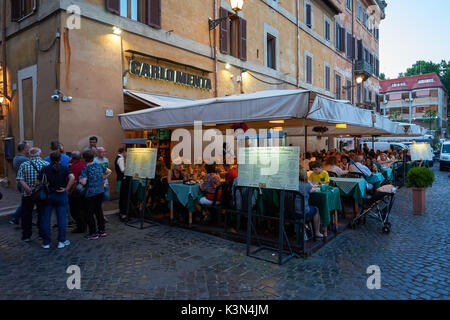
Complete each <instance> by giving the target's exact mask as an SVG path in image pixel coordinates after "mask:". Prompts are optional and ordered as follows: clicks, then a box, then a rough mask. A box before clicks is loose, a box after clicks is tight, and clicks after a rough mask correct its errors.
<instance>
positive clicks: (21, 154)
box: [9, 142, 30, 224]
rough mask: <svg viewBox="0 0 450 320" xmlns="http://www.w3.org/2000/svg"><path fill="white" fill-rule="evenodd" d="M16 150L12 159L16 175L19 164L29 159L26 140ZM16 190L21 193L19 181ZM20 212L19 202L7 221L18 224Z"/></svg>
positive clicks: (28, 148) (28, 147)
mask: <svg viewBox="0 0 450 320" xmlns="http://www.w3.org/2000/svg"><path fill="white" fill-rule="evenodd" d="M17 151H18V154H17V155H16V156H15V157H14V160H13V170H14V174H15V175H16V177H17V173H18V172H19V168H20V165H21V164H22V163H24V162H27V161H29V160H30V159H29V158H28V153H29V152H30V145H29V144H28V143H27V142H22V143H20V144H19V145H18V146H17ZM17 190H19V192H20V193H22V191H23V190H22V186H21V184H20V183H18V184H17ZM21 214H22V204H20V205H19V207H18V208H17V209H16V212H14V215H13V217H12V219H11V220H10V221H9V223H11V224H19V222H20V216H21Z"/></svg>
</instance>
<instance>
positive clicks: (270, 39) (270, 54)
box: [267, 34, 277, 69]
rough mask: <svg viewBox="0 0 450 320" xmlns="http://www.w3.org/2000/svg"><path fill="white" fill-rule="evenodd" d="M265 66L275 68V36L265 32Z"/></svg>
mask: <svg viewBox="0 0 450 320" xmlns="http://www.w3.org/2000/svg"><path fill="white" fill-rule="evenodd" d="M267 66H268V67H269V68H272V69H276V68H277V67H276V38H275V37H274V36H272V35H270V34H267Z"/></svg>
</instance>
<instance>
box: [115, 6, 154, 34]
mask: <svg viewBox="0 0 450 320" xmlns="http://www.w3.org/2000/svg"><path fill="white" fill-rule="evenodd" d="M106 9H107V10H108V11H110V12H112V13H114V14H117V15H120V16H122V17H124V18H128V19H131V20H134V21H138V22H141V23H145V24H147V25H149V26H151V27H153V28H156V29H161V0H106Z"/></svg>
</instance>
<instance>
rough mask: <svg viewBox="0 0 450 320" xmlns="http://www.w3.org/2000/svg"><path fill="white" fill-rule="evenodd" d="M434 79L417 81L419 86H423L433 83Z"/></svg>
mask: <svg viewBox="0 0 450 320" xmlns="http://www.w3.org/2000/svg"><path fill="white" fill-rule="evenodd" d="M433 82H434V79H433V78H428V79H420V80H417V84H423V83H433Z"/></svg>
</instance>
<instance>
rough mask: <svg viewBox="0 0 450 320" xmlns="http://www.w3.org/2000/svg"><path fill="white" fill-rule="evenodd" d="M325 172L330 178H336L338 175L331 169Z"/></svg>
mask: <svg viewBox="0 0 450 320" xmlns="http://www.w3.org/2000/svg"><path fill="white" fill-rule="evenodd" d="M327 172H328V176H329V177H330V178H337V177H338V175H337V174H336V173H335V172H333V171H327Z"/></svg>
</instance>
